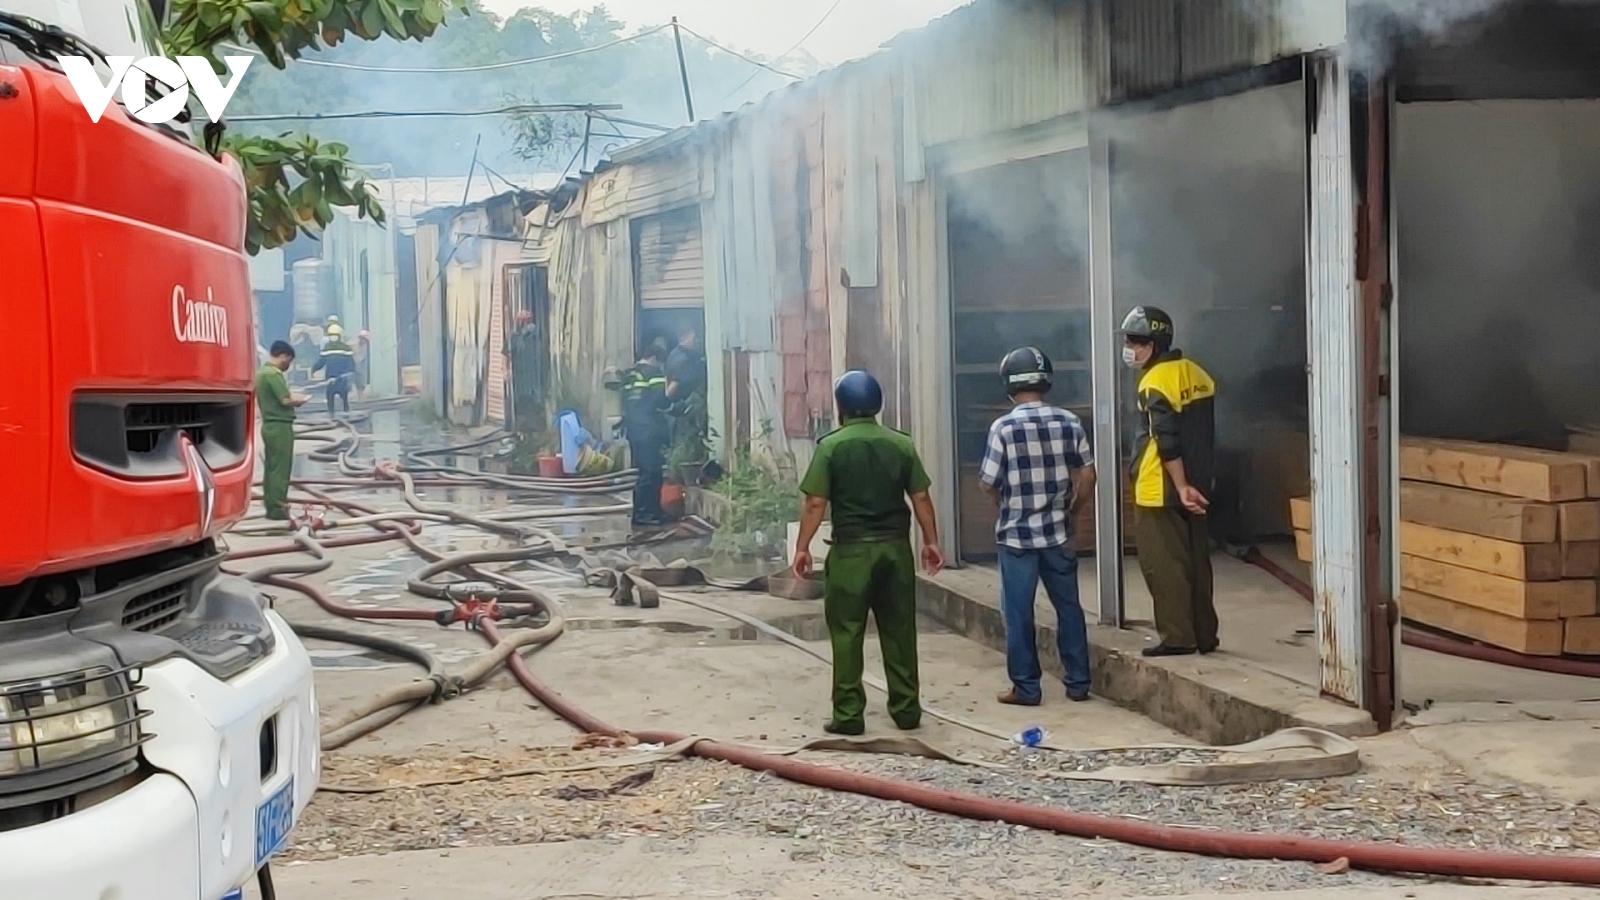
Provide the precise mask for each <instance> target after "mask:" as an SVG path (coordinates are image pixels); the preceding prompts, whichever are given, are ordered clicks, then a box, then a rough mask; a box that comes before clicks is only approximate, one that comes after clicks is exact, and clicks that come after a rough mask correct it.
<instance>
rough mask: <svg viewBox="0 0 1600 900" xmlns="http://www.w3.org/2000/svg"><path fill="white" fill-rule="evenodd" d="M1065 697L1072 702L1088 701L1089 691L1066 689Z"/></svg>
mask: <svg viewBox="0 0 1600 900" xmlns="http://www.w3.org/2000/svg"><path fill="white" fill-rule="evenodd" d="M1067 699H1068V700H1071V701H1072V702H1073V703H1088V702H1089V692H1088V691H1067Z"/></svg>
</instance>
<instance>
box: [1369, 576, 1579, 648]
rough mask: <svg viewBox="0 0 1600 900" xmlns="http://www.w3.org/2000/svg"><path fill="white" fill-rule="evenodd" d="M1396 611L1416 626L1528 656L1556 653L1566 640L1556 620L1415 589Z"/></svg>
mask: <svg viewBox="0 0 1600 900" xmlns="http://www.w3.org/2000/svg"><path fill="white" fill-rule="evenodd" d="M1400 614H1401V616H1402V617H1404V618H1405V619H1407V620H1409V621H1412V622H1415V623H1417V624H1419V625H1427V626H1429V627H1430V628H1438V629H1440V630H1441V631H1448V632H1450V633H1451V634H1456V635H1460V636H1461V637H1467V638H1472V639H1473V640H1478V641H1482V642H1484V643H1485V644H1492V645H1494V646H1496V647H1504V648H1505V649H1507V650H1515V651H1516V652H1518V653H1525V654H1527V655H1529V656H1560V655H1561V649H1562V644H1563V642H1564V641H1565V639H1566V629H1565V628H1564V627H1563V624H1564V623H1563V622H1561V621H1559V620H1557V621H1536V620H1531V619H1516V618H1512V617H1511V616H1502V615H1500V614H1499V613H1493V612H1489V611H1488V610H1486V609H1478V608H1477V607H1475V606H1468V605H1466V604H1465V603H1456V602H1454V601H1452V600H1445V599H1443V598H1441V597H1434V596H1431V595H1428V594H1424V593H1420V592H1418V591H1405V592H1404V593H1403V594H1402V595H1401V599H1400ZM1568 621H1580V620H1575V619H1574V620H1568Z"/></svg>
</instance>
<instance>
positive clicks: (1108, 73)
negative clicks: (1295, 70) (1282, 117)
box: [1085, 0, 1344, 105]
mask: <svg viewBox="0 0 1600 900" xmlns="http://www.w3.org/2000/svg"><path fill="white" fill-rule="evenodd" d="M1313 4H1315V5H1316V6H1317V7H1320V8H1313ZM1087 5H1088V10H1089V11H1088V13H1087V19H1086V22H1087V26H1086V41H1085V45H1086V46H1087V47H1088V48H1090V49H1089V50H1088V56H1089V58H1090V65H1089V68H1091V69H1092V70H1093V71H1094V73H1095V75H1094V81H1095V84H1094V90H1093V96H1094V98H1095V101H1096V102H1097V103H1098V104H1100V105H1113V104H1116V103H1121V102H1124V101H1127V100H1131V99H1137V98H1140V97H1148V96H1151V95H1154V94H1159V93H1162V92H1164V91H1168V90H1172V89H1174V88H1178V87H1182V86H1184V85H1188V84H1194V83H1196V82H1199V81H1204V80H1205V79H1208V78H1213V77H1215V76H1218V75H1223V74H1227V73H1230V72H1240V71H1244V70H1246V69H1249V68H1252V67H1254V66H1261V65H1266V64H1267V63H1270V62H1273V61H1275V60H1279V59H1285V58H1288V57H1292V56H1296V55H1298V54H1299V53H1300V52H1302V51H1303V50H1306V49H1314V48H1317V47H1321V46H1326V45H1327V44H1328V42H1329V41H1330V40H1332V41H1338V40H1342V39H1343V34H1344V31H1343V7H1344V3H1343V0H1088V4H1087Z"/></svg>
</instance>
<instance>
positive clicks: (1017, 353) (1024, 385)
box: [1000, 347, 1056, 394]
mask: <svg viewBox="0 0 1600 900" xmlns="http://www.w3.org/2000/svg"><path fill="white" fill-rule="evenodd" d="M1055 372H1056V367H1055V366H1053V365H1051V364H1050V357H1048V356H1045V355H1044V351H1043V350H1040V349H1039V348H1038V347H1018V348H1017V349H1015V350H1013V351H1011V352H1010V353H1007V354H1006V355H1005V358H1004V359H1002V360H1000V381H1001V382H1002V383H1004V384H1005V386H1006V393H1007V394H1016V393H1020V392H1022V391H1040V392H1043V391H1048V390H1050V377H1051V376H1052V375H1054V374H1055Z"/></svg>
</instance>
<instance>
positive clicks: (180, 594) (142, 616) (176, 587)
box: [122, 581, 189, 633]
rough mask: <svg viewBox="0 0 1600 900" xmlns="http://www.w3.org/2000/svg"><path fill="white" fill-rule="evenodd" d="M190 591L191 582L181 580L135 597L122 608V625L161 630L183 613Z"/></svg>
mask: <svg viewBox="0 0 1600 900" xmlns="http://www.w3.org/2000/svg"><path fill="white" fill-rule="evenodd" d="M188 593H189V583H188V582H187V581H180V582H178V583H177V584H169V585H167V586H166V587H163V588H157V589H155V590H153V591H149V592H147V593H143V594H140V595H139V596H137V597H134V598H133V599H132V600H129V601H128V605H127V606H125V607H123V609H122V627H123V628H128V629H131V630H133V631H142V632H146V633H149V632H155V631H160V630H161V629H163V628H165V627H167V626H168V625H171V624H172V623H173V622H176V621H177V620H178V617H179V616H181V615H183V610H184V603H185V601H186V600H187V598H188Z"/></svg>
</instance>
